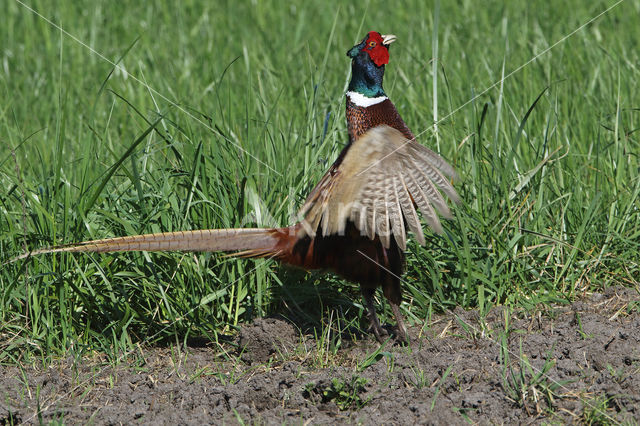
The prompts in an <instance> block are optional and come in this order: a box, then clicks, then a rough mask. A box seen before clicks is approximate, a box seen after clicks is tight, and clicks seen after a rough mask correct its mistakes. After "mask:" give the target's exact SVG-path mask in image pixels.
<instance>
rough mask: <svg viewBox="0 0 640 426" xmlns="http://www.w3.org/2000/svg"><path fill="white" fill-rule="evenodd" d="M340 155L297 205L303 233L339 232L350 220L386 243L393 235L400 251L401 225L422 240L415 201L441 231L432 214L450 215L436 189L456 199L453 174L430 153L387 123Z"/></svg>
mask: <svg viewBox="0 0 640 426" xmlns="http://www.w3.org/2000/svg"><path fill="white" fill-rule="evenodd" d="M341 158H342V161H341V162H340V163H339V164H334V166H332V167H331V169H330V170H329V172H327V174H326V175H324V177H323V178H322V179H321V180H320V183H318V185H317V186H316V187H315V188H314V189H313V191H311V194H310V195H309V197H308V198H307V200H306V202H305V204H304V205H303V206H302V208H301V209H300V212H299V215H300V216H299V217H304V220H303V221H302V224H303V226H304V229H305V232H306V233H307V234H308V235H311V236H315V235H316V233H321V234H322V235H323V236H326V235H333V234H339V235H341V234H344V231H345V228H346V225H347V222H348V221H351V222H353V223H354V224H355V226H356V227H357V228H358V229H359V230H360V233H361V234H362V235H367V236H369V238H371V239H373V238H374V236H375V235H378V236H379V237H380V240H381V241H382V244H383V245H384V246H385V247H387V248H388V247H389V243H390V239H391V235H393V238H395V240H396V242H397V243H398V245H399V246H400V247H401V248H402V249H403V250H404V249H405V248H406V229H405V224H406V227H407V228H408V230H410V231H411V232H413V234H414V235H415V236H416V238H417V240H418V242H419V243H420V244H421V245H424V244H425V238H424V234H423V233H422V227H421V226H420V221H419V220H418V215H417V213H416V206H417V207H418V209H419V210H420V211H421V212H422V215H423V217H424V218H425V220H426V222H427V223H428V224H429V226H431V228H433V230H434V231H435V232H438V233H441V232H442V226H441V224H440V221H439V219H438V215H437V213H440V214H441V215H442V216H444V217H446V218H450V217H451V211H450V210H449V207H448V206H447V203H446V201H445V198H444V196H443V195H442V193H444V194H445V195H446V196H447V197H449V198H450V199H451V200H453V201H455V202H459V201H460V198H459V196H458V194H457V193H456V191H455V189H454V188H453V186H452V184H451V182H450V181H449V178H455V176H456V174H455V171H454V170H453V168H452V167H451V166H450V165H449V164H447V162H446V161H445V160H444V159H442V157H440V156H439V155H438V154H436V153H435V152H433V151H431V150H430V149H428V148H425V147H424V146H422V145H420V144H419V143H417V142H415V141H409V140H408V139H406V138H405V137H404V136H403V135H402V134H401V133H400V132H399V131H397V130H396V129H393V128H391V127H389V126H386V125H383V126H378V127H375V128H373V129H370V130H369V131H367V133H365V134H364V135H362V136H361V137H360V138H358V139H357V140H356V141H355V142H353V143H352V144H351V145H350V146H349V147H348V148H347V150H346V152H344V153H343V154H342V155H341ZM441 192H442V193H441Z"/></svg>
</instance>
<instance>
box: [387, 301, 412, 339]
mask: <svg viewBox="0 0 640 426" xmlns="http://www.w3.org/2000/svg"><path fill="white" fill-rule="evenodd" d="M389 304H390V305H391V309H392V310H393V315H394V316H395V317H396V324H397V327H398V331H397V333H398V334H397V335H398V341H399V342H403V343H409V338H408V336H407V329H406V327H405V326H404V320H403V319H402V314H401V313H400V305H398V304H397V303H394V302H391V301H390V302H389Z"/></svg>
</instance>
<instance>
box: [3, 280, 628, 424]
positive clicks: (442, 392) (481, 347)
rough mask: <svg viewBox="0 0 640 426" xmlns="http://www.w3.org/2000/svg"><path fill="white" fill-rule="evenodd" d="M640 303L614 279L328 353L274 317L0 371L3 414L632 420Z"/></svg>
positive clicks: (142, 419)
mask: <svg viewBox="0 0 640 426" xmlns="http://www.w3.org/2000/svg"><path fill="white" fill-rule="evenodd" d="M639 300H640V298H639V296H638V293H637V292H636V291H633V290H630V289H624V288H611V289H608V290H607V291H606V292H605V293H604V294H593V295H590V296H588V297H586V298H584V299H582V300H581V301H578V302H575V303H573V304H571V305H567V306H555V307H553V309H547V311H546V312H535V313H524V312H507V311H506V310H504V309H494V310H492V311H491V312H490V313H489V314H488V315H486V316H485V318H484V319H483V320H480V319H479V317H478V313H477V312H475V311H468V312H467V311H462V310H457V311H456V312H453V313H449V314H443V315H438V316H436V317H434V318H432V319H431V320H430V321H429V322H428V323H427V324H426V325H425V326H424V327H413V328H411V329H410V335H411V336H412V344H411V347H403V346H398V345H393V344H387V345H386V346H384V347H383V348H382V349H381V350H378V349H379V345H378V344H376V343H375V341H374V340H373V339H372V338H370V337H368V336H365V337H362V338H360V339H358V340H357V341H348V340H346V341H347V342H348V344H346V343H344V342H345V340H344V339H343V340H342V342H343V344H342V346H341V347H340V348H338V349H331V348H330V347H329V346H330V345H328V344H327V342H329V341H330V340H331V336H330V337H329V339H326V338H325V339H314V338H312V337H310V336H301V333H300V332H299V331H297V329H296V328H295V327H294V326H293V325H291V324H290V323H288V322H286V321H283V320H280V319H274V318H269V319H259V320H256V321H255V322H253V323H252V324H249V325H247V326H245V327H243V328H242V329H241V331H240V333H239V335H238V336H237V338H236V341H235V345H234V344H229V345H228V350H229V351H230V352H229V354H228V355H229V356H228V357H226V359H227V360H226V361H222V359H224V358H225V357H221V356H220V348H219V347H214V346H202V347H190V348H188V350H187V351H186V352H185V351H182V352H179V351H178V350H177V349H176V348H175V347H174V348H149V349H145V350H141V351H140V353H137V354H135V355H133V354H132V355H130V356H129V357H128V358H127V359H128V360H127V361H126V362H123V363H121V364H120V365H118V366H117V367H112V366H109V365H105V364H104V363H100V362H99V360H97V359H96V360H86V359H85V360H81V361H77V362H73V361H72V360H66V361H60V362H59V363H58V364H57V365H54V366H51V367H49V368H48V369H46V370H35V369H33V368H31V367H29V368H23V369H22V370H20V369H18V368H16V367H0V372H1V374H0V393H1V396H2V398H0V424H10V423H22V422H27V423H37V422H50V421H56V420H62V421H64V422H65V423H74V424H75V423H87V422H89V423H97V424H125V423H154V424H155V423H165V424H166V423H182V424H200V423H216V424H220V423H229V424H235V423H257V424H282V423H286V424H291V423H293V424H307V423H313V424H317V423H319V424H323V423H336V422H338V423H363V424H381V423H385V424H411V423H421V424H463V423H467V422H470V423H480V424H516V423H518V424H523V423H526V424H530V423H531V424H540V423H567V422H572V423H590V424H617V423H622V422H624V423H631V424H634V423H637V422H638V421H639V420H640V301H639ZM505 330H508V332H505ZM507 347H508V350H506V348H507ZM239 348H242V350H241V349H239ZM505 353H506V354H507V355H505ZM229 359H231V361H229ZM543 370H544V371H543ZM38 407H39V409H38Z"/></svg>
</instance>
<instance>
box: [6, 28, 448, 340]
mask: <svg viewBox="0 0 640 426" xmlns="http://www.w3.org/2000/svg"><path fill="white" fill-rule="evenodd" d="M372 34H373V35H374V36H375V34H377V33H373V32H372V33H369V36H368V37H369V39H367V38H365V40H363V42H362V43H361V45H362V46H367V45H368V44H366V43H371V42H370V41H367V40H371V35H372ZM390 37H391V38H390ZM374 38H375V37H374ZM394 39H395V36H380V40H391V41H392V40H394ZM376 40H377V38H376ZM365 42H366V43H365ZM389 42H390V41H389ZM356 48H358V45H357V46H356V47H354V48H353V49H351V50H350V51H349V55H350V56H352V57H354V58H355V56H354V55H360V56H359V57H358V60H359V61H363V60H364V61H369V60H368V59H367V58H368V57H367V56H363V55H365V54H366V52H365V53H363V52H364V50H361V51H356V50H355V49H356ZM385 49H386V47H385ZM377 54H378V56H377V58H378V59H379V58H383V59H384V57H385V56H384V55H382V54H380V51H378V53H377ZM363 58H364V59H363ZM387 58H388V56H387ZM369 62H370V61H369ZM369 62H366V63H365V65H366V66H367V67H370V66H373V65H371V64H370V63H369ZM354 63H356V59H354ZM381 67H382V69H381ZM383 67H384V63H383V64H382V65H380V66H378V65H375V67H374V68H371V69H373V70H374V71H373V72H376V73H378V74H379V76H378V77H377V80H379V81H377V80H376V79H369V80H371V81H374V80H375V81H376V84H379V85H380V90H381V82H382V77H381V76H382V73H383V72H384V69H383ZM355 71H358V70H357V69H356V70H355ZM369 80H366V81H369ZM346 116H347V128H348V131H349V144H348V145H347V147H345V148H344V149H343V151H342V152H341V153H340V155H339V156H338V159H337V160H336V161H335V163H334V164H333V165H332V166H331V168H330V169H329V171H328V172H327V173H326V174H325V175H324V176H323V177H322V179H321V180H320V182H319V183H318V184H317V185H316V187H315V188H314V189H313V190H312V191H311V193H310V194H309V196H308V197H307V199H306V201H305V203H304V205H303V206H302V207H301V209H300V212H299V217H302V218H303V220H301V221H300V222H299V223H297V224H294V225H292V226H289V227H285V228H268V229H212V230H197V231H180V232H169V233H160V234H148V235H135V236H127V237H118V238H109V239H103V240H94V241H85V242H82V243H78V244H73V245H68V246H62V247H56V248H51V249H43V250H37V251H34V252H31V253H27V254H24V255H22V256H20V257H18V258H16V259H20V258H26V257H29V256H33V255H37V254H44V253H56V252H107V251H132V250H144V251H165V250H185V251H237V252H236V253H235V254H236V255H238V256H242V257H269V258H274V259H276V260H278V261H280V262H283V263H286V264H289V265H294V266H297V267H301V268H304V269H307V270H312V269H322V270H329V271H333V272H335V273H337V274H339V275H340V276H342V277H344V278H346V279H348V280H351V281H354V282H357V283H359V284H360V286H361V289H362V293H363V296H364V299H365V302H366V306H367V311H368V315H369V319H370V322H371V328H372V331H373V332H374V334H375V336H376V338H377V339H378V340H380V341H382V339H383V337H382V336H383V334H384V331H383V330H382V328H381V327H380V323H379V321H378V318H377V316H376V313H375V308H374V305H373V294H374V292H375V290H376V288H377V287H379V286H380V287H382V289H383V293H384V295H385V297H386V298H387V299H388V300H389V303H390V305H391V307H392V310H393V312H394V315H395V317H396V320H397V323H398V328H397V333H398V337H399V338H400V339H401V340H406V332H405V329H404V325H403V323H402V316H401V314H400V311H399V306H400V303H401V301H402V290H401V287H400V280H401V278H400V277H401V275H402V273H403V271H404V250H405V248H406V240H407V231H411V232H412V233H413V234H414V236H415V237H416V239H417V240H418V242H419V243H420V244H423V245H424V244H425V238H424V235H423V232H422V228H421V225H420V222H419V219H418V215H417V211H416V207H417V208H418V210H420V211H421V213H422V216H423V218H424V219H425V220H426V222H427V224H428V225H429V226H430V227H431V228H433V229H434V231H436V232H441V231H442V227H441V224H440V221H439V219H438V215H437V213H439V214H441V215H443V216H444V217H450V216H451V212H450V210H449V207H448V206H447V203H446V201H445V198H444V196H443V195H442V193H444V195H446V196H447V197H448V198H450V199H452V200H453V201H456V202H457V201H458V200H459V198H458V195H457V194H456V191H455V190H454V188H453V186H452V185H451V182H450V180H451V179H453V178H454V176H455V172H454V170H453V168H452V167H451V166H450V165H449V164H447V163H446V161H444V160H443V159H442V158H441V157H440V156H439V155H437V154H436V153H434V152H433V151H431V150H429V149H427V148H425V147H423V146H422V145H420V144H419V143H417V142H416V141H415V140H414V136H413V133H412V132H411V131H410V130H409V128H408V127H407V126H406V124H405V123H404V121H403V120H402V118H401V117H400V115H399V114H398V112H397V110H396V108H395V106H394V105H393V104H392V103H391V101H389V100H388V99H386V98H384V100H383V101H381V102H379V103H376V104H374V105H369V106H366V107H364V106H358V105H356V104H355V103H354V102H352V101H351V100H350V99H349V97H347V105H346ZM441 192H442V193H441ZM238 250H239V251H238Z"/></svg>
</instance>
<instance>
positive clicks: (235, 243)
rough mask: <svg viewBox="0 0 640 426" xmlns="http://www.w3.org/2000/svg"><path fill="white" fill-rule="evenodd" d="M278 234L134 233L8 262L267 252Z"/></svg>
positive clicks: (215, 231) (262, 230)
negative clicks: (94, 255)
mask: <svg viewBox="0 0 640 426" xmlns="http://www.w3.org/2000/svg"><path fill="white" fill-rule="evenodd" d="M276 235H277V230H275V229H269V228H249V229H202V230H197V231H178V232H163V233H158V234H145V235H132V236H127V237H116V238H107V239H103V240H93V241H83V242H81V243H77V244H71V245H66V246H58V247H52V248H46V249H40V250H35V251H32V252H29V253H24V254H22V255H20V256H18V257H15V258H13V259H11V260H10V261H9V262H15V261H16V260H20V259H25V258H27V257H31V256H36V255H39V254H47V253H68V252H115V251H169V250H183V251H233V250H245V251H252V250H255V251H256V252H258V253H262V256H265V254H266V253H269V252H270V251H271V250H274V248H275V246H276V244H277V242H278V238H277V237H276ZM243 254H244V253H243ZM244 255H246V254H244Z"/></svg>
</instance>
